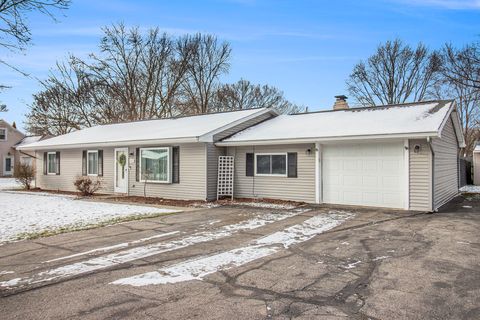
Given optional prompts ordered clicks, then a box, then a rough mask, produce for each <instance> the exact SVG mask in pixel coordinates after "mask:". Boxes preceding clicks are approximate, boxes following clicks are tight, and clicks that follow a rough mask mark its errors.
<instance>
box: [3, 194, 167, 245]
mask: <svg viewBox="0 0 480 320" xmlns="http://www.w3.org/2000/svg"><path fill="white" fill-rule="evenodd" d="M0 203H1V206H2V210H0V230H1V233H0V242H5V241H11V240H15V239H17V237H18V236H19V235H20V234H22V233H31V232H40V231H44V230H55V229H58V228H61V227H73V226H75V227H79V226H84V225H88V224H95V223H99V222H102V221H106V220H109V219H113V218H119V217H124V216H130V215H147V214H157V213H171V212H176V210H171V209H162V208H155V207H146V206H136V205H125V204H112V203H103V202H93V201H85V200H76V199H75V198H74V197H72V196H64V195H52V194H36V193H33V192H32V193H23V192H0Z"/></svg>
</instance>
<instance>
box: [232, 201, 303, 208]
mask: <svg viewBox="0 0 480 320" xmlns="http://www.w3.org/2000/svg"><path fill="white" fill-rule="evenodd" d="M232 204H233V205H236V206H247V207H254V208H265V209H283V210H291V209H295V208H296V207H297V206H295V205H293V204H279V203H269V202H235V201H234V202H232Z"/></svg>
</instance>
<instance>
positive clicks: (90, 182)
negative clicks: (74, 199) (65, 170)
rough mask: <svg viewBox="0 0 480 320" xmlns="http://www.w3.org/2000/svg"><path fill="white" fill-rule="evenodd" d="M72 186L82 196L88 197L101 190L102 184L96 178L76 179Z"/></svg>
mask: <svg viewBox="0 0 480 320" xmlns="http://www.w3.org/2000/svg"><path fill="white" fill-rule="evenodd" d="M73 184H74V185H75V188H77V190H78V191H79V192H80V193H81V194H82V196H85V197H89V196H92V195H93V194H94V193H95V192H97V191H98V190H100V189H101V188H102V184H103V182H102V180H101V179H98V178H96V179H91V178H90V177H77V178H76V179H75V182H74V183H73Z"/></svg>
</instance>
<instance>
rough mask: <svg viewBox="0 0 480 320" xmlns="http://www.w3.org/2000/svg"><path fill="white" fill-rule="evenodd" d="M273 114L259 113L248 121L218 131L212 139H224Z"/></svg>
mask: <svg viewBox="0 0 480 320" xmlns="http://www.w3.org/2000/svg"><path fill="white" fill-rule="evenodd" d="M273 116H274V115H272V114H271V113H269V112H267V113H264V114H262V115H259V116H258V117H255V118H253V119H250V120H248V121H245V122H242V123H241V124H238V125H236V126H234V127H232V128H230V129H227V130H225V131H222V132H219V133H217V134H215V135H214V136H213V141H219V140H222V139H225V138H227V137H230V136H231V135H234V134H235V133H237V132H240V131H242V130H245V129H247V128H249V127H252V126H254V125H256V124H259V123H260V122H263V121H265V120H268V119H270V118H272V117H273Z"/></svg>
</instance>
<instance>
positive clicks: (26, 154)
mask: <svg viewBox="0 0 480 320" xmlns="http://www.w3.org/2000/svg"><path fill="white" fill-rule="evenodd" d="M18 152H19V153H21V154H23V155H25V156H29V157H30V158H34V159H38V158H37V157H36V156H32V155H31V154H28V153H25V152H23V151H22V150H18Z"/></svg>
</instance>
